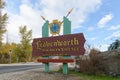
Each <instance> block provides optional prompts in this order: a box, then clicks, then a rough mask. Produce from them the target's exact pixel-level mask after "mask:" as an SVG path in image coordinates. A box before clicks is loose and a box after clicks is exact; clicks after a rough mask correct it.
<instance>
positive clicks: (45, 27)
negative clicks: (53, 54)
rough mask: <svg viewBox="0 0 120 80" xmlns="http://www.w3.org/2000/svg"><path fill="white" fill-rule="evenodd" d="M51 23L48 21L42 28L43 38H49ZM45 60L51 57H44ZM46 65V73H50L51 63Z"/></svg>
mask: <svg viewBox="0 0 120 80" xmlns="http://www.w3.org/2000/svg"><path fill="white" fill-rule="evenodd" d="M48 25H49V21H46V22H45V23H44V25H43V26H42V37H48V36H49V26H48ZM43 58H45V59H48V58H49V56H43ZM44 64H45V72H47V73H48V72H49V62H48V63H44Z"/></svg>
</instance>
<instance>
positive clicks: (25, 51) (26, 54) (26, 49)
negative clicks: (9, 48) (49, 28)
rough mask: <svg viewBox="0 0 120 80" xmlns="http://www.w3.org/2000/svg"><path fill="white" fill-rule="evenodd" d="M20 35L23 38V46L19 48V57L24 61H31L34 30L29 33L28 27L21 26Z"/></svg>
mask: <svg viewBox="0 0 120 80" xmlns="http://www.w3.org/2000/svg"><path fill="white" fill-rule="evenodd" d="M19 33H20V37H21V41H20V42H21V45H19V46H18V50H19V51H20V53H19V55H20V54H21V55H20V56H21V57H20V58H22V60H23V61H30V58H31V52H32V47H31V40H32V30H29V31H27V27H26V26H21V27H20V28H19Z"/></svg>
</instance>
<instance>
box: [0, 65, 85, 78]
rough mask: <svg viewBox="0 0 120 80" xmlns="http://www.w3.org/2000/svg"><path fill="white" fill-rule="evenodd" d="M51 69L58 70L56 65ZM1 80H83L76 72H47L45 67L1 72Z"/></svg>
mask: <svg viewBox="0 0 120 80" xmlns="http://www.w3.org/2000/svg"><path fill="white" fill-rule="evenodd" d="M50 70H57V68H56V67H52V68H50ZM0 80H83V79H81V78H80V77H78V76H76V75H74V74H68V75H63V74H62V73H55V72H50V73H45V72H44V70H43V68H38V69H31V70H27V71H20V72H11V73H5V74H0Z"/></svg>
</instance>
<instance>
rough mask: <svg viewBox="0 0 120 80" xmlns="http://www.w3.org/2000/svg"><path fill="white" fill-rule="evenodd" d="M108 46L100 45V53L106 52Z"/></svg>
mask: <svg viewBox="0 0 120 80" xmlns="http://www.w3.org/2000/svg"><path fill="white" fill-rule="evenodd" d="M109 46H110V45H109V44H102V45H100V48H99V49H100V51H107V50H108V47H109Z"/></svg>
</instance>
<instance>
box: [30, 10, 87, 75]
mask: <svg viewBox="0 0 120 80" xmlns="http://www.w3.org/2000/svg"><path fill="white" fill-rule="evenodd" d="M71 11H72V9H71V10H70V11H69V12H68V14H67V16H66V17H63V21H58V20H53V22H52V23H49V21H48V20H46V19H45V18H44V17H43V16H41V17H42V19H43V20H44V21H45V23H44V25H43V26H42V38H35V39H34V40H33V43H32V48H33V49H32V56H43V59H38V62H42V63H44V64H45V72H47V73H48V72H49V63H50V62H53V63H56V62H57V63H58V62H59V63H61V62H62V63H63V74H68V63H72V62H74V59H71V56H72V55H73V56H79V55H83V54H84V52H85V49H84V43H85V38H84V35H83V34H82V33H78V34H71V21H69V20H68V18H67V17H68V15H69V14H70V13H71ZM62 23H63V35H60V34H59V33H60V29H61V24H62ZM49 30H50V34H51V35H52V37H49ZM56 34H58V36H54V35H56ZM49 56H63V57H64V58H63V59H49Z"/></svg>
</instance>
